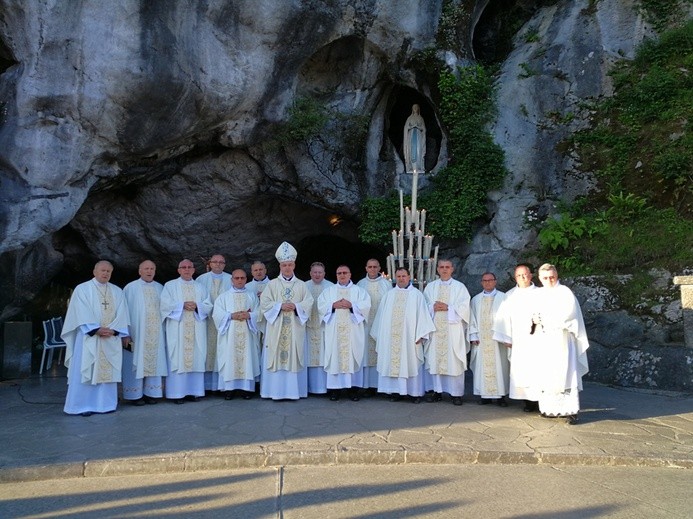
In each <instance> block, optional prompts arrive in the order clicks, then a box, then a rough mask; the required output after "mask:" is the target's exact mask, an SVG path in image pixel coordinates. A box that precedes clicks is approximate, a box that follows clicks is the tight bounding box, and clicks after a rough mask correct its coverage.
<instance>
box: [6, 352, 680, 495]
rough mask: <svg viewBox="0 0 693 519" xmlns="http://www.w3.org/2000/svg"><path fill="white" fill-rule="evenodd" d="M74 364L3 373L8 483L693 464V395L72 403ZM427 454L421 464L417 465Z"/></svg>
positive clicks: (596, 392) (595, 388)
mask: <svg viewBox="0 0 693 519" xmlns="http://www.w3.org/2000/svg"><path fill="white" fill-rule="evenodd" d="M65 391H66V379H65V377H64V369H62V366H61V367H60V368H54V369H53V370H52V371H50V372H49V374H48V376H43V377H38V376H36V377H33V378H30V379H22V380H15V381H4V382H1V383H0V416H2V426H0V443H1V445H2V446H3V448H2V450H1V452H0V483H6V482H13V481H32V480H42V479H58V478H67V477H69V478H73V477H91V476H122V475H132V474H167V473H184V472H198V471H209V470H221V469H258V468H266V467H283V466H311V465H313V466H314V465H342V464H349V465H364V464H365V465H367V464H376V465H394V464H404V465H409V466H411V467H415V466H416V465H415V464H477V465H485V464H496V465H498V464H503V465H510V464H531V465H552V466H567V465H577V466H621V467H633V466H639V467H679V468H685V469H691V468H693V395H690V394H678V393H677V394H674V393H655V392H648V391H636V390H626V389H617V388H611V387H607V386H601V385H597V384H591V383H588V384H586V386H585V391H583V392H582V393H581V407H582V412H581V414H580V421H579V422H578V423H577V424H575V425H568V424H566V423H565V422H564V421H563V420H561V419H549V418H543V417H541V416H539V415H538V414H529V413H525V412H523V410H522V403H520V402H513V401H511V403H510V406H509V407H507V408H501V407H499V406H496V405H486V406H480V405H477V403H476V400H477V399H476V397H472V396H466V397H465V405H463V406H461V407H457V406H453V405H452V404H451V402H450V401H449V399H446V400H444V401H443V402H438V403H425V402H423V403H421V404H413V403H411V402H409V401H408V400H406V399H405V400H402V401H400V402H389V401H388V400H387V399H386V398H384V397H382V396H376V397H372V398H363V399H362V400H361V401H359V402H352V401H350V400H348V399H343V400H340V401H338V402H331V401H329V399H327V398H325V397H310V398H308V399H304V400H300V401H282V402H274V401H267V400H261V399H259V398H255V399H252V400H243V399H235V400H232V401H226V400H224V399H223V398H221V397H217V396H209V397H206V398H204V399H202V400H201V401H199V402H186V403H185V404H184V405H175V404H172V403H169V402H160V403H158V404H157V405H147V406H142V407H135V406H132V405H129V404H127V403H122V402H121V405H120V406H119V408H118V410H117V411H116V412H115V413H109V414H104V415H98V414H95V415H92V416H90V417H81V416H68V415H65V414H63V411H62V408H63V401H64V396H65ZM412 464H414V465H412Z"/></svg>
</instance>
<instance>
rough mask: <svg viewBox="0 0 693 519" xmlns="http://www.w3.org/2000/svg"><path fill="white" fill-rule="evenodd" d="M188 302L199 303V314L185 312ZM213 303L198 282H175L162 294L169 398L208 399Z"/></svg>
mask: <svg viewBox="0 0 693 519" xmlns="http://www.w3.org/2000/svg"><path fill="white" fill-rule="evenodd" d="M185 301H195V303H196V304H197V309H196V310H195V311H188V310H183V303H185ZM211 312H212V301H211V300H210V298H209V294H208V293H207V289H205V287H204V285H202V284H201V283H198V282H197V281H194V280H191V281H184V280H183V279H182V278H178V279H174V280H172V281H169V282H168V283H166V284H165V285H164V289H163V291H162V293H161V317H162V319H163V321H164V326H165V328H166V354H167V356H168V374H167V376H166V398H170V399H179V398H183V397H185V396H198V397H199V396H204V394H205V387H204V372H205V361H206V358H207V322H206V320H207V317H208V316H209V314H210V313H211Z"/></svg>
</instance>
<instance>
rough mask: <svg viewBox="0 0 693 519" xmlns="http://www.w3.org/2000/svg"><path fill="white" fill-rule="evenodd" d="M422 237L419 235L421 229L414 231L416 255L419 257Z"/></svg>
mask: <svg viewBox="0 0 693 519" xmlns="http://www.w3.org/2000/svg"><path fill="white" fill-rule="evenodd" d="M422 240H423V237H422V236H421V231H418V232H417V233H416V257H417V258H419V259H421V241H422Z"/></svg>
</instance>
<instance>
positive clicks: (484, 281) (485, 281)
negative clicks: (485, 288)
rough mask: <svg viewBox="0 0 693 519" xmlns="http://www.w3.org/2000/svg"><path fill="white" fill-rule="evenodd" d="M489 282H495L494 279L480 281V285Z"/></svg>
mask: <svg viewBox="0 0 693 519" xmlns="http://www.w3.org/2000/svg"><path fill="white" fill-rule="evenodd" d="M491 281H495V278H494V279H482V280H481V282H482V283H490V282H491Z"/></svg>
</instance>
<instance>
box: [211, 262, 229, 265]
mask: <svg viewBox="0 0 693 519" xmlns="http://www.w3.org/2000/svg"><path fill="white" fill-rule="evenodd" d="M210 263H220V264H221V265H226V262H225V261H210Z"/></svg>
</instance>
